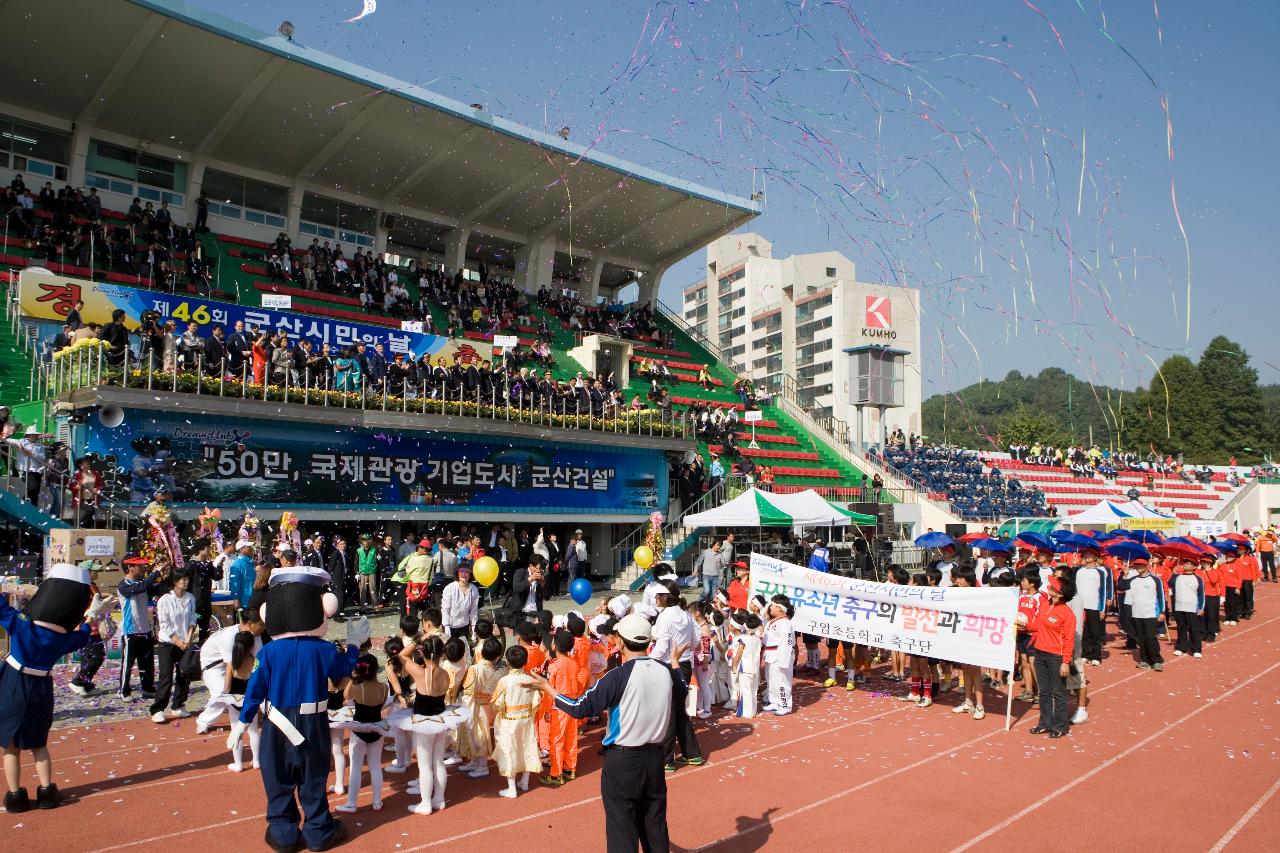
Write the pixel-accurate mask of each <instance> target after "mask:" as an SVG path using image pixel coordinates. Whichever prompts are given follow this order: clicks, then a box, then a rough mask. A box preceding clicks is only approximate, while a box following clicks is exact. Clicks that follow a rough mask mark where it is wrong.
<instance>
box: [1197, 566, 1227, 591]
mask: <svg viewBox="0 0 1280 853" xmlns="http://www.w3.org/2000/svg"><path fill="white" fill-rule="evenodd" d="M1196 574H1198V575H1200V577H1202V578H1204V594H1205V596H1206V597H1216V598H1221V597H1222V596H1223V595H1225V594H1226V591H1227V588H1226V584H1225V583H1224V582H1223V580H1222V569H1221V568H1220V567H1218V566H1211V567H1209V568H1207V569H1198V570H1197V571H1196Z"/></svg>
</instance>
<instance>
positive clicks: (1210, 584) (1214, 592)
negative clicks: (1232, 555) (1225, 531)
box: [1196, 554, 1226, 643]
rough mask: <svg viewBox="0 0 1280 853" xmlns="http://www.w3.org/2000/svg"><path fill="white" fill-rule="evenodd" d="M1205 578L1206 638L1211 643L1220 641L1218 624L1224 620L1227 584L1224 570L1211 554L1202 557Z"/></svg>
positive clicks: (1201, 562)
mask: <svg viewBox="0 0 1280 853" xmlns="http://www.w3.org/2000/svg"><path fill="white" fill-rule="evenodd" d="M1196 574H1198V575H1200V576H1201V577H1202V578H1204V638H1205V640H1207V641H1209V642H1211V643H1212V642H1214V641H1215V640H1217V639H1218V623H1219V620H1220V619H1221V618H1222V594H1223V592H1225V591H1226V584H1224V583H1223V581H1222V569H1221V568H1219V567H1218V565H1217V561H1216V560H1215V559H1214V558H1213V555H1211V554H1204V555H1202V556H1201V557H1200V570H1199V571H1198V572H1196Z"/></svg>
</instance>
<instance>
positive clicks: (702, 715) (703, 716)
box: [698, 711, 711, 720]
mask: <svg viewBox="0 0 1280 853" xmlns="http://www.w3.org/2000/svg"><path fill="white" fill-rule="evenodd" d="M710 716H711V712H710V711H699V712H698V719H699V720H705V719H706V718H707V717H710Z"/></svg>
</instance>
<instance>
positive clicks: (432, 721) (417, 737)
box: [395, 635, 457, 814]
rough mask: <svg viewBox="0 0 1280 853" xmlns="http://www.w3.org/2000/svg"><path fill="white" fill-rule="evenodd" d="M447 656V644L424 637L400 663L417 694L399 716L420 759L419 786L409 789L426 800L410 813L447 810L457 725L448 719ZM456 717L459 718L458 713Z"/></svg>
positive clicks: (412, 644)
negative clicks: (447, 762)
mask: <svg viewBox="0 0 1280 853" xmlns="http://www.w3.org/2000/svg"><path fill="white" fill-rule="evenodd" d="M443 654H444V641H443V640H442V639H440V637H439V636H437V635H432V636H429V637H424V638H422V644H421V645H418V644H417V642H415V641H414V640H407V641H406V642H405V644H404V650H403V651H402V652H400V660H401V661H402V662H403V663H404V668H405V672H407V673H409V675H411V676H413V685H414V690H415V691H416V692H415V695H414V697H413V707H412V710H411V711H410V712H408V713H403V712H402V713H400V714H397V715H396V718H395V720H396V724H397V725H399V726H400V727H401V728H403V729H405V730H406V731H409V732H412V733H413V749H414V752H416V753H417V756H418V784H417V788H416V789H415V788H414V787H413V786H412V785H411V786H410V787H409V793H411V794H413V793H417V794H419V795H420V796H421V798H422V800H421V802H419V803H416V804H414V805H412V806H409V811H411V812H413V813H415V814H431V812H432V811H439V810H440V809H443V808H444V805H445V803H444V788H445V783H446V781H448V777H447V775H446V770H445V766H444V753H445V749H446V747H447V746H448V743H449V732H450V731H452V730H453V728H454V727H455V726H456V725H457V723H456V722H454V723H450V722H448V721H446V720H445V717H444V715H445V710H446V709H445V701H444V695H445V692H446V691H448V689H449V673H447V672H446V671H445V670H444V669H442V668H441V666H440V658H441V656H442V655H443ZM453 716H455V717H456V716H457V715H456V714H454V715H453Z"/></svg>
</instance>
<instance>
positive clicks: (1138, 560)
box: [1129, 557, 1149, 566]
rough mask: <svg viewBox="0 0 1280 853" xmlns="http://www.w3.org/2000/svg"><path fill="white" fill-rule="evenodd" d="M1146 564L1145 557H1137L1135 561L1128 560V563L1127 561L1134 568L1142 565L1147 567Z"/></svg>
mask: <svg viewBox="0 0 1280 853" xmlns="http://www.w3.org/2000/svg"><path fill="white" fill-rule="evenodd" d="M1148 562H1149V561H1148V560H1147V558H1146V557H1138V558H1136V559H1133V560H1130V561H1129V563H1130V564H1131V565H1134V566H1137V565H1143V566H1145V565H1147V564H1148Z"/></svg>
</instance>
